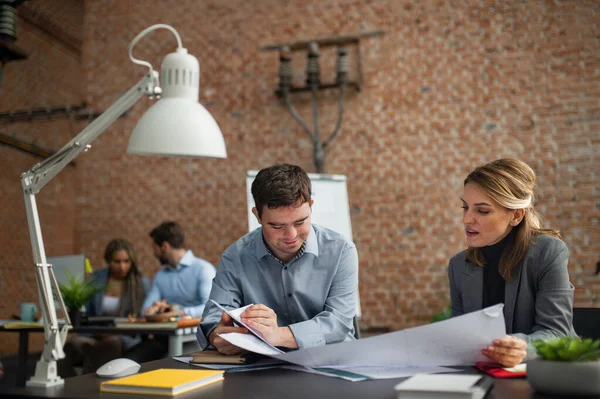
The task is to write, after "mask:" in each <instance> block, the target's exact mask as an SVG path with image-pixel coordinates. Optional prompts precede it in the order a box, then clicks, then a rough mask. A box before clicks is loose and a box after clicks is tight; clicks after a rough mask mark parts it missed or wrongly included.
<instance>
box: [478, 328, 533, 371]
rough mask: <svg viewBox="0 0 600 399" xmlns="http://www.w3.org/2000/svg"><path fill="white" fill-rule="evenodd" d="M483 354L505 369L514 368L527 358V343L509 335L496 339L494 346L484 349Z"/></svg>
mask: <svg viewBox="0 0 600 399" xmlns="http://www.w3.org/2000/svg"><path fill="white" fill-rule="evenodd" d="M481 353H483V354H484V355H485V356H487V357H488V358H489V359H490V360H492V361H494V362H496V363H498V364H501V365H502V366H504V367H514V366H516V365H517V364H519V363H521V362H522V361H523V359H524V358H525V356H527V342H525V341H523V340H522V339H519V338H515V337H511V336H510V335H507V336H505V337H502V338H498V339H495V340H494V342H493V343H492V345H490V346H488V347H487V348H485V349H483V350H482V351H481Z"/></svg>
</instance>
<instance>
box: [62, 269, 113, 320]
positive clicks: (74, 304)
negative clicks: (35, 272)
mask: <svg viewBox="0 0 600 399" xmlns="http://www.w3.org/2000/svg"><path fill="white" fill-rule="evenodd" d="M67 280H68V284H59V287H58V288H59V289H60V294H61V295H62V297H63V301H64V302H65V306H66V307H67V308H68V309H69V310H71V311H73V310H78V309H80V308H81V307H82V306H83V305H85V304H86V303H87V302H88V301H89V300H90V299H91V298H92V297H93V296H94V295H95V294H96V293H97V292H99V291H102V290H103V287H100V286H98V285H96V284H94V283H93V282H92V281H91V280H83V281H82V280H79V279H77V278H76V277H75V276H73V274H71V273H69V272H67Z"/></svg>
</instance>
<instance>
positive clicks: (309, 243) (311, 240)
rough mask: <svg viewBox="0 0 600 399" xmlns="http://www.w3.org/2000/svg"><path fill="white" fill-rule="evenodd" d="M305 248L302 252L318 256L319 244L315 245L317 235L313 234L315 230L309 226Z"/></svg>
mask: <svg viewBox="0 0 600 399" xmlns="http://www.w3.org/2000/svg"><path fill="white" fill-rule="evenodd" d="M305 242H306V247H305V248H304V252H305V253H306V252H309V253H311V254H313V255H315V256H316V257H318V256H319V244H318V243H317V233H315V229H314V227H313V226H312V224H311V225H310V233H308V237H307V238H306V241H305Z"/></svg>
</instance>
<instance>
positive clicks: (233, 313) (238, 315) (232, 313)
mask: <svg viewBox="0 0 600 399" xmlns="http://www.w3.org/2000/svg"><path fill="white" fill-rule="evenodd" d="M210 301H211V302H212V303H214V304H215V306H216V307H218V308H219V309H220V310H221V311H222V312H225V313H227V314H228V315H229V317H231V318H232V319H233V320H235V322H236V323H238V324H239V325H241V326H243V327H245V328H247V329H248V331H250V333H252V335H254V336H255V337H256V338H258V339H259V340H260V341H262V343H264V344H266V346H268V347H269V349H270V350H271V351H272V352H274V353H284V352H283V351H282V350H280V349H277V348H276V347H274V346H273V345H271V344H270V343H269V341H267V340H266V339H265V338H264V337H263V336H262V334H261V333H260V331H258V330H256V329H254V328H252V327H250V326H249V325H247V324H246V323H244V322H243V321H242V313H244V311H245V310H246V308H248V307H250V306H252V305H253V304H250V305H246V306H244V307H242V308H237V309H233V310H227V309H225V308H224V307H223V306H221V305H219V304H218V303H217V302H215V301H214V300H212V299H211V300H210ZM229 334H237V335H248V334H239V333H229ZM223 335H224V334H219V336H220V337H222V336H223ZM233 339H236V337H233ZM238 340H240V342H242V341H243V342H244V343H247V344H249V345H251V346H252V347H253V348H258V349H260V348H265V345H261V344H260V343H258V342H255V341H257V340H256V339H250V338H247V337H246V338H244V339H242V338H238ZM230 343H233V342H231V341H230ZM234 345H236V346H239V347H240V348H244V347H243V346H240V345H237V344H234ZM244 349H246V350H249V351H251V352H256V350H252V349H247V348H244ZM264 350H266V349H264ZM256 353H260V354H262V355H269V356H270V355H271V353H263V352H256Z"/></svg>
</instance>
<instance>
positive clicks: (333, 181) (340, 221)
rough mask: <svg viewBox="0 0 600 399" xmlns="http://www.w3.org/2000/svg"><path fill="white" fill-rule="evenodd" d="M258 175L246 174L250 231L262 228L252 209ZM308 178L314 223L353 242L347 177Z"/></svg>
mask: <svg viewBox="0 0 600 399" xmlns="http://www.w3.org/2000/svg"><path fill="white" fill-rule="evenodd" d="M257 173H258V171H256V170H250V171H248V172H247V173H246V194H247V199H248V228H249V231H252V230H254V229H256V228H257V227H259V226H260V224H259V223H258V220H256V217H255V216H254V214H253V213H252V208H254V198H252V182H253V181H254V178H255V177H256V174H257ZM308 177H309V178H310V181H311V185H312V199H313V200H315V203H314V204H313V207H312V223H315V224H318V225H321V226H323V227H327V228H328V229H331V230H333V231H335V232H337V233H340V234H341V235H343V236H344V237H346V238H347V239H348V240H350V241H352V224H351V222H350V208H349V206H348V190H347V187H346V176H344V175H319V174H314V173H309V174H308Z"/></svg>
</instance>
